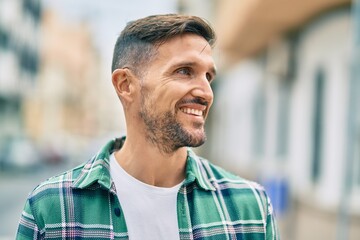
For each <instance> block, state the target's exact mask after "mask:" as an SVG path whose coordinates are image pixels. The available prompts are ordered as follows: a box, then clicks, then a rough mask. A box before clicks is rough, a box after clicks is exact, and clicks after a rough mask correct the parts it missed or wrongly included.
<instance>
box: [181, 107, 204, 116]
mask: <svg viewBox="0 0 360 240" xmlns="http://www.w3.org/2000/svg"><path fill="white" fill-rule="evenodd" d="M180 110H181V111H182V112H183V113H186V114H191V115H195V116H199V117H201V116H203V113H204V111H202V110H198V109H194V108H180Z"/></svg>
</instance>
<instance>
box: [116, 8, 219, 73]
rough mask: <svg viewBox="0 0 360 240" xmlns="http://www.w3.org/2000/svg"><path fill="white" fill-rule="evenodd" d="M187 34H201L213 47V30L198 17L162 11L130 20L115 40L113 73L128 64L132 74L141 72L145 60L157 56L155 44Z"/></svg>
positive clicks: (147, 60)
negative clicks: (158, 13)
mask: <svg viewBox="0 0 360 240" xmlns="http://www.w3.org/2000/svg"><path fill="white" fill-rule="evenodd" d="M186 33H193V34H196V35H198V36H201V37H203V38H204V39H205V40H206V41H207V42H208V43H209V45H210V46H211V47H213V46H214V43H215V40H216V35H215V31H214V30H213V28H212V27H211V26H210V24H209V23H208V22H207V21H205V20H204V19H202V18H200V17H196V16H186V15H180V14H164V15H152V16H148V17H145V18H141V19H138V20H135V21H132V22H129V23H128V24H127V25H126V27H125V28H124V30H123V31H122V32H121V34H120V35H119V37H118V39H117V41H116V44H115V48H114V54H113V61H112V72H113V71H114V70H115V69H117V68H122V67H125V66H129V67H132V68H133V69H132V70H133V71H135V73H137V74H140V73H141V72H142V71H143V69H144V67H146V63H147V62H149V60H150V59H151V58H152V57H154V56H155V55H156V53H157V47H158V46H160V45H161V44H163V43H164V42H166V41H167V40H168V39H170V38H172V37H175V36H178V35H182V34H186ZM140 67H141V69H139V68H140Z"/></svg>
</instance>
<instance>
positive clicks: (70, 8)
mask: <svg viewBox="0 0 360 240" xmlns="http://www.w3.org/2000/svg"><path fill="white" fill-rule="evenodd" d="M42 4H43V7H44V8H50V9H52V10H53V11H56V12H58V14H59V16H60V17H61V18H62V19H63V20H64V21H65V22H70V23H71V22H84V21H85V22H88V23H89V25H90V29H91V31H92V34H93V37H94V42H95V44H96V46H97V47H98V48H99V51H100V54H101V56H102V57H103V58H104V59H103V60H104V61H105V62H110V61H111V58H112V50H113V46H114V44H115V41H116V38H117V36H118V34H119V33H120V31H121V30H122V29H123V28H124V27H125V24H126V23H127V22H129V21H131V20H134V19H137V18H140V17H145V16H147V15H152V14H160V13H174V12H176V10H177V0H151V1H147V0H104V1H94V0H92V1H89V0H76V1H73V0H60V1H59V0H42Z"/></svg>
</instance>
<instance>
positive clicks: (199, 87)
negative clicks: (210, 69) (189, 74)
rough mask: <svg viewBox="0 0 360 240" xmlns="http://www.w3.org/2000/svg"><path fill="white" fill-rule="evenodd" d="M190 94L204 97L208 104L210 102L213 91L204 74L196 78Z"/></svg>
mask: <svg viewBox="0 0 360 240" xmlns="http://www.w3.org/2000/svg"><path fill="white" fill-rule="evenodd" d="M192 95H193V96H194V97H199V98H202V99H204V100H205V101H207V102H208V103H209V104H211V103H212V101H213V98H214V93H213V91H212V88H211V86H210V82H209V81H208V80H207V78H206V76H204V77H201V78H198V79H197V80H196V86H195V87H194V88H193V90H192Z"/></svg>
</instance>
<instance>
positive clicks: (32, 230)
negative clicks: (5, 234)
mask: <svg viewBox="0 0 360 240" xmlns="http://www.w3.org/2000/svg"><path fill="white" fill-rule="evenodd" d="M16 239H17V240H22V239H42V238H41V235H40V230H39V228H38V225H37V223H36V221H35V218H34V215H33V212H32V209H31V206H30V202H29V199H28V200H27V201H26V203H25V207H24V210H23V212H22V214H21V217H20V221H19V226H18V230H17V234H16Z"/></svg>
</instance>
